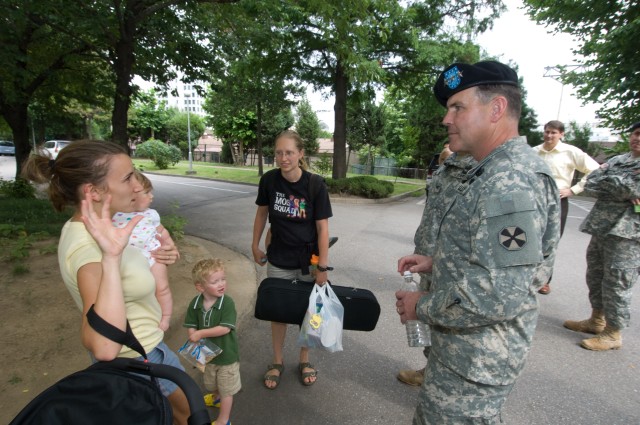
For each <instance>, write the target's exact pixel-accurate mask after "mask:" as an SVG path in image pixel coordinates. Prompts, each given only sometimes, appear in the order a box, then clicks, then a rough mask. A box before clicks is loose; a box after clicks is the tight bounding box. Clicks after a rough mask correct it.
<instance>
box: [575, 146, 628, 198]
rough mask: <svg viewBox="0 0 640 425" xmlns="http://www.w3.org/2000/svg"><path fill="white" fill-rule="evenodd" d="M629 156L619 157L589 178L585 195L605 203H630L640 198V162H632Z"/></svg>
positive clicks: (611, 160)
mask: <svg viewBox="0 0 640 425" xmlns="http://www.w3.org/2000/svg"><path fill="white" fill-rule="evenodd" d="M629 157H630V155H629V154H625V155H618V156H616V157H614V158H612V159H610V160H609V161H608V162H607V168H599V169H598V170H596V171H594V172H592V173H591V174H589V176H588V177H587V182H586V184H585V187H584V191H585V194H586V195H588V196H592V197H594V198H598V199H599V200H605V201H628V200H631V199H638V198H640V161H630V160H629V159H630V158H629Z"/></svg>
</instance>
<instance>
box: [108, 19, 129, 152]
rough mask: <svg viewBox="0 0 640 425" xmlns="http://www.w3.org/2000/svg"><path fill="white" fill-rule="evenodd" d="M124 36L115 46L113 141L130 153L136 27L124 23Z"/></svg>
mask: <svg viewBox="0 0 640 425" xmlns="http://www.w3.org/2000/svg"><path fill="white" fill-rule="evenodd" d="M124 26H125V29H124V31H123V32H124V35H122V38H121V39H120V40H119V41H118V43H117V44H116V46H115V58H114V70H115V74H116V93H115V96H114V99H113V115H112V117H111V126H112V134H111V139H112V140H113V141H114V142H116V143H118V144H120V145H122V146H124V147H125V149H127V152H128V151H129V134H128V131H127V123H128V115H127V114H128V112H129V106H130V104H131V93H132V92H133V90H132V89H131V79H132V70H133V64H134V62H135V57H134V54H133V51H134V41H133V39H134V33H135V27H134V25H133V24H131V23H130V22H125V23H124Z"/></svg>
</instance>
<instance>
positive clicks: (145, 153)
mask: <svg viewBox="0 0 640 425" xmlns="http://www.w3.org/2000/svg"><path fill="white" fill-rule="evenodd" d="M136 154H137V155H138V156H139V157H142V158H149V159H151V160H152V161H153V163H154V164H155V166H156V167H158V168H159V169H160V170H166V169H167V168H169V167H170V166H172V165H176V164H177V163H178V162H180V160H181V159H182V153H181V152H180V149H179V148H178V147H176V146H169V145H167V144H166V143H162V142H161V141H159V140H155V139H149V140H147V141H146V142H144V143H142V144H140V145H138V147H137V149H136Z"/></svg>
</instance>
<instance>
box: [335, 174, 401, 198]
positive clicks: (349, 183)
mask: <svg viewBox="0 0 640 425" xmlns="http://www.w3.org/2000/svg"><path fill="white" fill-rule="evenodd" d="M327 186H328V188H329V192H330V193H339V194H343V195H353V196H362V197H365V198H369V199H380V198H387V197H388V196H389V195H391V194H392V193H393V183H391V182H388V181H385V180H378V179H376V178H375V177H371V176H357V177H349V178H346V179H336V180H333V179H327Z"/></svg>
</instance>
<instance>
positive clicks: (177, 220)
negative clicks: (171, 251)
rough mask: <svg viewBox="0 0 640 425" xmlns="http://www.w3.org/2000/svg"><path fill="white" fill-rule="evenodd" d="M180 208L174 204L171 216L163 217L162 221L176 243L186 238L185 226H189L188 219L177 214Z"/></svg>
mask: <svg viewBox="0 0 640 425" xmlns="http://www.w3.org/2000/svg"><path fill="white" fill-rule="evenodd" d="M178 208H180V206H179V205H178V204H172V205H171V209H172V212H171V214H167V215H163V216H162V218H161V220H160V222H161V223H162V225H163V226H164V228H165V229H167V231H168V232H169V234H170V235H171V238H173V240H174V241H175V242H177V241H179V240H181V239H182V238H184V226H186V225H187V219H186V218H184V217H182V216H180V215H178V214H177V213H176V211H177V210H178Z"/></svg>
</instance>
